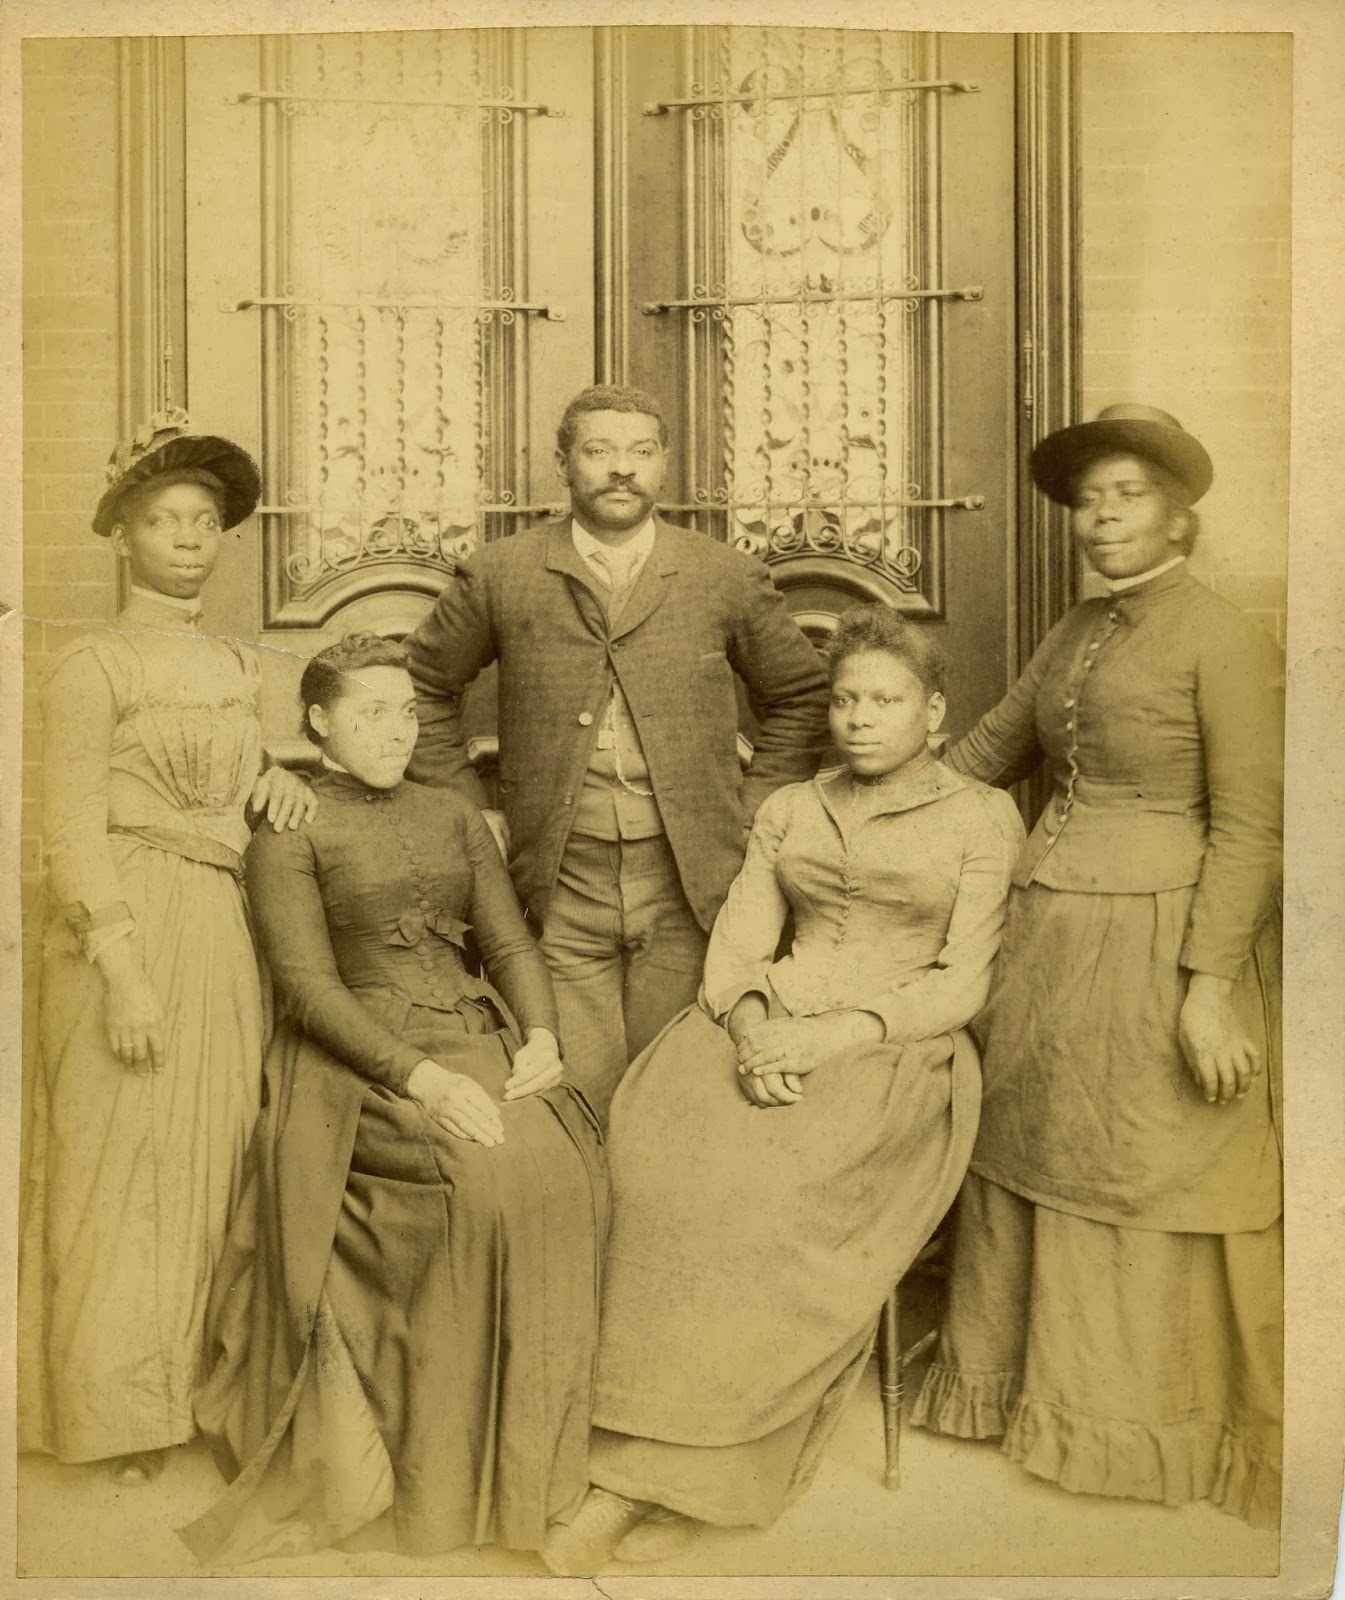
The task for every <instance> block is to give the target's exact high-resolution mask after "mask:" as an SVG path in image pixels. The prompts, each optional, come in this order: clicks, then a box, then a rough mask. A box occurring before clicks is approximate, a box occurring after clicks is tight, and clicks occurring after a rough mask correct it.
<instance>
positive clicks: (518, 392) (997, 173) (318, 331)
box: [184, 28, 1023, 739]
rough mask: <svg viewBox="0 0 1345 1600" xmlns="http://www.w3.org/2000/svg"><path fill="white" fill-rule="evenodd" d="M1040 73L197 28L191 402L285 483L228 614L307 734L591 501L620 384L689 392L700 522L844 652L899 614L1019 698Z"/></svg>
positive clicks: (552, 39) (691, 468) (468, 36)
mask: <svg viewBox="0 0 1345 1600" xmlns="http://www.w3.org/2000/svg"><path fill="white" fill-rule="evenodd" d="M1016 48H1017V49H1019V53H1020V55H1021V46H1018V47H1016V45H1015V42H1014V41H1013V39H1012V38H1008V37H1004V36H994V37H991V36H971V35H944V36H936V35H918V34H896V33H877V32H863V31H856V30H819V29H807V30H805V29H784V28H773V29H760V28H752V29H739V28H609V29H580V28H566V29H516V30H509V29H476V30H455V31H444V32H437V33H435V32H428V33H413V34H394V33H382V34H363V35H359V34H345V35H330V36H322V35H310V36H292V37H289V38H284V37H271V38H264V39H257V38H252V39H194V40H189V41H187V44H186V50H185V80H186V81H185V96H184V100H185V105H186V107H187V113H186V149H185V168H186V189H187V197H188V201H187V207H186V282H187V304H186V319H185V342H186V360H185V366H186V382H187V389H188V393H187V402H188V405H189V408H190V409H191V411H192V413H193V417H194V420H196V421H197V423H198V424H200V425H210V426H214V427H218V428H221V429H224V430H226V431H229V432H231V433H232V434H233V435H234V436H235V437H239V438H241V439H244V440H247V441H250V442H251V443H252V444H253V445H254V446H255V447H256V449H257V450H258V452H259V454H260V457H261V460H262V463H263V470H264V477H265V484H266V493H265V500H264V504H263V506H262V508H261V511H260V513H259V515H258V517H257V518H256V519H254V523H253V524H252V525H250V527H249V530H248V531H247V532H246V533H245V534H244V538H243V542H242V544H241V545H240V547H239V548H238V549H237V550H236V551H235V553H234V556H233V559H232V561H231V563H230V564H229V565H228V566H227V567H226V569H225V570H224V572H223V573H222V574H221V577H220V578H218V579H217V580H216V586H217V587H216V592H215V593H214V594H213V595H212V608H213V610H214V612H215V614H216V616H217V617H218V618H219V619H220V620H222V621H224V622H225V623H226V624H227V625H228V626H230V627H232V628H234V629H236V630H237V631H238V632H239V633H241V634H242V635H244V636H246V637H250V638H254V639H256V640H258V641H259V642H260V643H261V644H262V645H263V646H265V647H266V657H267V662H268V669H267V682H268V690H267V695H268V702H267V719H268V724H269V728H268V732H269V733H270V734H271V736H272V738H273V739H274V738H276V737H277V735H280V734H283V733H285V732H292V730H293V728H294V726H295V721H296V712H295V709H294V706H293V700H292V695H293V689H294V687H295V684H296V682H297V674H298V671H299V670H300V667H301V664H302V661H303V659H305V658H306V657H307V656H308V655H309V654H311V652H312V651H313V650H314V649H316V648H318V647H319V646H320V645H321V644H322V643H324V642H326V641H327V640H328V639H329V638H331V637H333V636H336V635H339V634H340V633H343V632H345V631H347V630H348V629H350V628H352V627H357V626H370V627H375V628H378V629H381V630H384V631H389V632H400V631H403V630H404V629H406V628H407V627H409V626H411V625H412V624H413V623H414V621H415V620H416V618H417V617H418V616H419V615H420V614H421V613H422V611H423V609H424V607H425V606H426V604H427V603H428V601H429V598H430V597H431V596H432V595H433V594H435V593H436V592H437V591H438V589H439V588H440V587H441V585H442V584H443V582H444V581H445V580H446V579H447V577H448V576H449V575H450V573H451V572H452V570H453V568H454V564H455V563H456V561H457V560H459V559H460V558H461V557H462V556H463V555H464V554H465V553H466V552H467V551H469V550H470V549H471V548H472V547H473V546H474V544H475V543H476V542H477V541H478V540H481V539H493V538H503V537H508V536H509V535H510V534H511V533H512V532H514V531H516V530H517V529H518V528H519V527H520V526H521V525H524V524H525V523H526V522H527V521H528V520H529V519H530V518H531V517H534V516H536V515H540V514H542V513H543V512H545V511H546V510H548V509H550V508H551V507H552V506H554V505H555V504H557V503H558V502H559V501H560V500H561V498H562V492H561V489H560V486H559V484H558V482H557V479H556V477H555V474H554V466H553V462H552V449H553V437H554V426H555V422H556V419H557V417H558V414H559V411H560V409H561V407H562V405H563V403H564V400H565V398H566V397H567V396H568V395H569V394H570V393H572V392H573V391H574V390H575V389H577V388H579V387H581V386H582V385H583V384H585V383H587V382H590V381H592V380H593V379H594V377H595V376H596V377H598V378H600V379H605V380H609V381H618V382H621V381H628V382H634V383H638V384H641V385H642V386H644V387H647V388H649V389H651V390H652V391H653V392H654V393H655V394H656V395H658V396H659V398H660V399H661V401H662V402H663V403H664V404H665V405H666V406H667V407H668V410H669V415H670V416H671V417H672V418H673V429H674V435H675V439H674V448H673V454H672V461H673V470H672V472H671V473H670V478H669V483H668V485H667V491H666V492H667V505H666V507H665V511H666V514H668V515H669V516H671V517H674V518H677V519H679V520H682V521H684V522H686V523H688V524H690V525H693V526H696V527H699V528H701V529H703V530H704V532H705V533H706V535H707V536H708V537H714V538H720V539H732V540H734V541H735V542H736V543H738V544H739V545H740V546H741V547H742V548H744V549H748V550H752V551H754V552H755V553H757V554H758V555H760V556H762V557H763V558H764V559H765V560H766V561H767V562H768V563H770V565H771V566H772V568H773V570H774V573H775V576H776V579H777V582H778V583H779V585H780V587H781V588H782V590H784V592H785V593H786V595H787V598H788V601H789V604H790V605H791V607H792V608H793V609H794V611H795V612H796V614H797V615H798V616H799V619H800V621H801V623H802V624H803V625H804V627H805V628H806V629H807V630H808V631H810V632H811V633H812V634H813V635H814V636H818V637H820V636H821V635H823V634H824V633H825V632H826V631H827V629H828V627H829V626H830V623H831V620H832V619H833V618H834V616H835V614H836V612H837V611H838V610H840V609H844V608H845V607H846V606H847V605H849V604H853V603H854V601H855V600H858V599H868V598H875V599H881V600H883V601H885V602H887V603H889V604H891V605H894V606H896V607H898V608H899V609H901V610H903V611H905V612H907V613H909V614H910V615H911V616H913V617H915V618H918V619H919V620H920V622H921V624H922V625H927V626H929V627H931V628H934V629H937V630H938V631H939V632H940V634H941V635H942V636H943V637H944V640H945V643H946V646H947V650H948V655H949V660H950V681H949V700H950V705H951V707H952V715H951V723H952V725H953V726H954V727H962V726H965V725H966V724H967V723H968V722H969V721H970V720H971V719H972V718H973V717H974V716H975V715H977V714H978V713H979V712H980V711H981V710H983V709H984V708H985V707H986V706H987V705H989V704H990V703H992V702H993V701H994V699H995V698H997V696H998V695H999V694H1000V693H1001V692H1002V691H1003V688H1004V686H1005V684H1006V682H1007V681H1008V679H1009V678H1010V677H1011V676H1012V674H1013V672H1014V671H1015V670H1016V668H1017V665H1018V656H1019V653H1020V648H1019V647H1020V643H1021V640H1020V623H1019V616H1018V606H1017V601H1018V595H1019V590H1020V587H1021V574H1020V572H1019V570H1018V559H1019V546H1020V542H1021V541H1020V540H1019V539H1017V538H1016V535H1015V516H1016V512H1017V504H1016V496H1015V486H1016V482H1017V462H1018V458H1019V456H1020V454H1021V441H1020V440H1019V438H1018V434H1019V432H1020V431H1021V428H1022V426H1023V412H1022V407H1021V404H1020V400H1021V397H1020V396H1018V395H1017V394H1016V392H1015V391H1016V387H1017V384H1016V370H1015V348H1016V340H1017V337H1018V333H1019V331H1020V330H1019V328H1018V325H1017V324H1016V320H1015V295H1016V293H1018V292H1019V291H1020V289H1021V286H1020V285H1019V284H1018V283H1017V280H1016V276H1015V205H1014V191H1015V150H1016V147H1017V148H1018V149H1019V151H1020V152H1021V146H1022V140H1021V138H1019V139H1018V141H1017V146H1016V136H1015V114H1016V113H1015V105H1016V100H1015V96H1016V92H1017V96H1018V100H1019V102H1021V83H1022V72H1021V62H1020V70H1019V72H1018V75H1017V83H1018V88H1017V91H1016V88H1015V84H1016V78H1015V50H1016ZM1018 115H1019V117H1020V118H1021V103H1020V104H1019V110H1018ZM490 698H491V686H490V685H489V684H486V685H483V688H482V692H481V693H480V694H479V695H478V697H477V704H478V706H479V708H480V722H479V726H480V727H481V728H482V729H483V730H484V729H486V728H487V727H488V725H489V721H490V713H489V702H490Z"/></svg>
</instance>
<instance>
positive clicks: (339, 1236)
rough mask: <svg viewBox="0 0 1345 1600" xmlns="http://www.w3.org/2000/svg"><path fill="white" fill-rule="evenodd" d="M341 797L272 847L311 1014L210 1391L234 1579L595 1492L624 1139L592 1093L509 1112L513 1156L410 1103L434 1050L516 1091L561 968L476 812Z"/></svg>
mask: <svg viewBox="0 0 1345 1600" xmlns="http://www.w3.org/2000/svg"><path fill="white" fill-rule="evenodd" d="M315 788H316V790H317V792H318V796H319V802H320V804H319V810H318V814H317V816H316V818H315V819H314V820H313V821H312V822H311V823H309V824H307V825H305V827H303V828H302V829H300V830H298V831H296V832H286V833H284V834H276V833H274V832H272V831H271V830H269V829H268V830H265V837H263V836H262V835H261V834H258V836H257V838H256V839H255V840H254V841H253V844H252V847H251V849H250V851H249V854H248V859H247V877H248V892H249V897H250V900H251V903H252V907H253V911H254V914H255V917H256V922H257V931H258V935H259V941H260V945H261V948H262V951H263V954H264V956H265V958H266V961H267V964H268V966H269V968H270V970H271V974H272V977H273V979H274V983H275V988H276V993H277V998H278V1002H279V1005H280V1008H281V1012H282V1020H281V1024H280V1026H279V1028H278V1030H277V1034H276V1039H275V1041H274V1043H273V1045H272V1047H271V1049H270V1051H269V1052H268V1056H267V1061H266V1071H265V1079H264V1099H263V1110H262V1113H261V1117H260V1119H259V1122H258V1127H257V1133H256V1136H255V1138H254V1140H253V1144H252V1147H251V1150H250V1152H249V1158H248V1169H247V1173H246V1177H245V1185H246V1186H245V1190H244V1196H243V1201H242V1204H241V1205H240V1208H239V1212H238V1215H237V1217H236V1218H235V1222H234V1225H233V1228H232V1231H231V1233H230V1237H229V1241H228V1246H227V1249H226V1252H225V1257H224V1260H223V1262H222V1263H221V1267H220V1270H219V1273H218V1275H217V1279H216V1289H215V1293H214V1295H213V1297H212V1301H211V1307H210V1313H209V1317H208V1321H207V1338H208V1344H207V1353H208V1357H209V1359H210V1364H211V1365H210V1375H209V1378H208V1380H207V1382H206V1385H205V1387H204V1389H203V1391H202V1393H201V1394H200V1395H199V1397H198V1401H197V1416H198V1420H199V1421H200V1424H201V1428H202V1431H203V1432H204V1433H206V1434H207V1435H208V1436H210V1437H211V1439H212V1440H214V1441H215V1442H216V1445H217V1447H218V1453H219V1456H220V1459H221V1461H222V1464H223V1465H224V1467H225V1470H226V1472H227V1474H228V1475H229V1476H230V1477H231V1478H232V1479H233V1481H232V1483H231V1486H230V1488H229V1489H228V1491H227V1492H226V1494H225V1495H224V1497H223V1499H222V1500H221V1501H220V1502H219V1503H218V1504H217V1505H216V1506H215V1507H214V1508H213V1509H212V1510H211V1511H210V1512H209V1513H207V1514H206V1515H205V1516H204V1517H202V1518H200V1519H199V1520H198V1521H197V1522H195V1523H193V1524H192V1525H191V1527H189V1528H187V1529H185V1530H183V1537H184V1539H185V1540H186V1541H187V1543H188V1544H189V1545H190V1546H191V1548H192V1549H193V1550H194V1551H195V1552H196V1553H197V1554H198V1556H200V1557H201V1558H202V1559H205V1560H211V1561H216V1562H220V1561H229V1562H234V1561H240V1560H250V1559H255V1558H256V1557H259V1556H262V1555H268V1554H277V1553H282V1552H287V1551H297V1550H305V1549H310V1548H315V1547H318V1546H321V1545H324V1544H330V1543H334V1542H336V1541H338V1540H346V1539H349V1538H350V1537H351V1536H352V1535H354V1534H356V1533H359V1534H360V1537H361V1539H362V1540H363V1541H365V1542H367V1543H370V1544H373V1545H376V1546H392V1547H395V1548H398V1549H401V1550H403V1551H411V1552H428V1551H435V1550H444V1549H449V1548H451V1547H454V1546H460V1545H465V1544H500V1545H504V1546H507V1547H510V1548H515V1549H537V1548H539V1547H540V1545H541V1543H542V1540H543V1538H544V1536H545V1532H546V1527H547V1523H548V1521H549V1520H550V1519H551V1518H552V1517H554V1516H555V1515H557V1514H558V1513H560V1512H562V1511H564V1510H566V1509H567V1508H568V1507H569V1506H571V1505H572V1504H573V1503H574V1502H575V1501H576V1500H577V1499H578V1497H579V1496H580V1495H581V1494H582V1493H583V1491H584V1488H585V1486H586V1484H587V1481H588V1472H587V1439H588V1425H589V1411H590V1398H591V1385H592V1366H593V1351H594V1345H595V1337H596V1305H597V1287H598V1257H599V1250H600V1246H601V1241H602V1240H603V1238H604V1237H605V1232H606V1177H605V1167H604V1161H603V1154H602V1148H601V1140H600V1137H599V1135H598V1132H597V1129H596V1125H595V1123H594V1120H593V1117H592V1114H591V1112H590V1111H589V1109H588V1108H587V1106H586V1105H585V1103H584V1101H583V1099H582V1097H581V1096H580V1095H579V1094H578V1093H577V1092H576V1091H575V1090H574V1089H572V1088H571V1087H569V1086H568V1085H564V1084H562V1085H560V1086H558V1087H556V1088H553V1089H550V1090H547V1091H545V1092H544V1093H541V1094H538V1095H534V1096H530V1097H528V1098H525V1099H523V1100H518V1101H514V1102H511V1103H508V1104H504V1103H501V1104H500V1111H501V1116H502V1118H503V1121H504V1143H503V1144H502V1145H499V1146H497V1147H495V1148H493V1149H487V1148H486V1147H485V1146H483V1145H480V1144H477V1143H475V1142H473V1141H471V1140H467V1139H459V1138H455V1137H453V1136H452V1135H451V1134H449V1133H447V1132H445V1131H444V1130H443V1129H442V1128H441V1127H439V1126H438V1125H437V1124H436V1123H434V1122H432V1121H431V1120H430V1118H429V1117H428V1116H427V1115H426V1113H425V1112H424V1111H423V1110H422V1108H421V1107H420V1105H419V1104H418V1103H417V1102H415V1101H413V1100H411V1099H410V1098H408V1097H407V1095H406V1093H405V1086H406V1081H407V1079H408V1077H409V1075H410V1073H411V1071H412V1069H413V1068H414V1067H415V1066H416V1065H417V1063H419V1062H420V1061H422V1060H424V1059H426V1058H430V1059H432V1060H435V1061H437V1062H439V1063H440V1064H441V1065H442V1066H444V1067H446V1068H448V1069H449V1070H450V1071H452V1072H458V1073H465V1074H467V1075H468V1076H470V1077H472V1078H474V1079H475V1080H476V1081H477V1082H478V1083H480V1084H482V1085H483V1086H484V1087H485V1088H486V1090H487V1091H488V1092H489V1093H490V1095H491V1098H492V1099H493V1100H495V1101H496V1102H501V1095H502V1092H503V1088H504V1084H505V1080H506V1079H507V1077H508V1076H509V1073H510V1070H511V1067H510V1062H511V1059H512V1057H513V1054H514V1051H515V1049H516V1048H517V1046H518V1043H519V1040H520V1035H521V1032H526V1030H527V1029H528V1028H529V1027H532V1026H545V1027H548V1028H552V1029H554V1027H555V1003H554V999H553V996H552V992H551V985H550V980H549V978H548V977H547V973H546V967H545V965H544V963H543V960H542V957H541V955H540V952H539V951H538V949H537V946H536V944H535V942H534V941H533V939H532V937H531V935H530V934H529V933H528V932H527V930H526V928H525V926H524V923H523V918H522V915H521V913H520V911H519V908H518V904H517V901H516V900H515V898H514V894H513V890H512V888H511V886H510V883H509V879H508V875H507V873H506V871H505V868H504V865H503V863H502V862H501V861H500V858H499V852H498V851H497V849H496V847H495V844H494V841H493V839H492V838H491V835H490V833H489V831H488V830H487V828H486V825H485V823H484V821H483V820H482V818H481V816H480V814H479V813H478V812H477V811H476V809H475V808H474V807H473V806H472V805H471V804H470V803H469V802H468V801H466V800H464V799H462V798H461V797H460V796H458V795H454V794H448V793H445V792H443V791H434V790H427V789H424V788H421V787H420V786H418V785H416V784H411V783H405V784H402V785H400V786H399V787H398V788H396V789H394V790H391V791H386V790H373V789H369V788H366V787H365V786H364V785H363V784H361V783H360V782H359V781H358V780H356V779H355V778H352V777H350V776H348V775H346V774H343V773H338V772H332V771H324V772H323V773H322V774H321V775H320V776H319V777H318V778H317V779H316V780H315ZM469 927H470V929H471V930H472V932H473V933H474V935H475V939H476V942H477V944H478V946H479V949H480V952H481V955H482V957H483V959H484V963H485V967H486V970H487V972H488V973H489V974H490V976H491V978H492V979H493V982H486V981H484V980H483V979H480V978H477V977H474V976H473V975H472V974H471V973H470V972H469V971H468V970H467V968H466V967H465V965H464V961H463V945H464V941H465V936H466V933H467V930H468V928H469Z"/></svg>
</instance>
